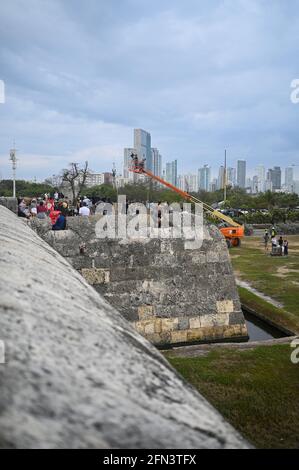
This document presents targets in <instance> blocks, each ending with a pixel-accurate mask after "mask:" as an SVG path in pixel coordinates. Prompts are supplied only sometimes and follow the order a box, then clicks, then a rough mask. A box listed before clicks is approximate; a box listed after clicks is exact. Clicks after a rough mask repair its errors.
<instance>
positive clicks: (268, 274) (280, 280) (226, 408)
mask: <svg viewBox="0 0 299 470" xmlns="http://www.w3.org/2000/svg"><path fill="white" fill-rule="evenodd" d="M288 240H289V256H288V257H271V256H270V255H269V253H265V250H264V246H263V243H262V239H261V238H258V237H246V238H244V241H243V243H242V246H241V247H240V248H232V249H231V250H230V255H231V260H232V264H233V268H234V272H235V275H236V278H238V279H240V280H242V281H245V282H247V283H248V284H249V286H251V287H254V288H255V289H257V290H258V291H259V292H260V293H262V294H265V295H267V296H268V297H270V298H271V299H270V301H269V300H268V301H266V300H264V299H262V298H261V297H260V296H259V295H256V294H254V293H252V292H250V290H248V288H244V287H239V293H240V299H241V303H242V304H243V305H245V306H247V307H249V308H251V309H252V310H254V311H256V312H258V313H260V314H261V315H263V316H264V317H266V318H268V319H270V320H272V321H273V322H274V323H276V324H277V325H280V326H283V327H284V328H286V329H289V330H290V331H292V332H295V333H297V334H299V236H288ZM272 301H276V302H279V303H280V304H281V305H280V306H274V305H273V304H272ZM291 352H292V349H291V347H290V345H272V346H267V347H266V346H260V347H258V348H255V349H250V350H242V349H222V348H221V349H220V350H219V349H217V350H213V351H211V352H209V353H208V354H207V355H206V356H200V357H194V358H191V357H188V358H182V357H175V352H172V353H168V354H166V357H167V358H168V360H169V361H170V362H171V364H172V365H173V366H174V367H175V368H176V369H177V370H178V371H179V372H180V373H181V374H182V375H183V377H185V379H186V380H187V381H188V382H190V383H192V384H193V385H194V387H195V388H197V389H198V390H199V391H200V393H202V395H204V396H205V397H206V398H207V399H208V400H209V401H210V402H211V403H212V404H213V405H214V406H215V408H217V409H218V410H219V411H220V413H221V414H222V415H223V416H224V417H225V418H226V419H227V420H228V421H229V422H230V423H231V424H232V425H233V426H234V427H235V428H236V429H237V430H239V431H240V432H241V433H242V434H243V435H244V437H246V438H247V439H248V440H249V441H250V442H251V443H252V444H253V445H255V446H256V447H259V448H298V446H299V430H298V423H299V402H298V400H299V364H293V363H292V362H291V360H290V355H291Z"/></svg>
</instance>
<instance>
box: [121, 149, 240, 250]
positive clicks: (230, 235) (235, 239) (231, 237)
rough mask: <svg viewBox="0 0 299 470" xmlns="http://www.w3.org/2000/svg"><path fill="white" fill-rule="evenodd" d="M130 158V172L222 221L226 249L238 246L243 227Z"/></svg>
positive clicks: (221, 229)
mask: <svg viewBox="0 0 299 470" xmlns="http://www.w3.org/2000/svg"><path fill="white" fill-rule="evenodd" d="M131 158H132V166H131V168H129V170H130V171H132V172H133V173H137V174H143V175H146V176H148V177H149V178H151V179H153V180H155V181H158V182H159V183H161V184H163V185H164V186H166V187H167V188H169V189H172V191H175V192H176V193H177V194H179V195H180V196H182V197H183V198H184V199H186V200H187V201H190V202H194V203H198V204H202V207H203V209H204V211H205V212H207V213H208V214H210V215H211V216H212V217H216V218H217V219H220V220H222V222H223V224H224V226H223V227H221V228H220V231H221V233H222V234H223V235H224V237H225V239H226V243H227V246H228V248H230V247H231V246H240V244H241V238H242V237H243V236H244V227H243V225H241V224H239V223H238V222H235V221H234V220H233V219H232V218H231V217H229V216H227V215H225V214H222V213H221V212H219V211H217V210H216V209H214V208H213V207H212V206H209V205H208V204H206V203H205V202H202V201H200V199H198V198H196V197H195V196H193V195H192V194H189V193H188V192H186V191H182V190H181V189H179V188H177V187H176V186H174V185H173V184H171V183H169V182H168V181H165V180H163V179H162V178H160V176H157V175H155V174H154V173H152V172H151V171H150V170H148V169H146V168H145V159H143V160H141V161H139V160H138V156H137V155H136V154H134V153H132V154H131Z"/></svg>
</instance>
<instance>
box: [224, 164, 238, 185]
mask: <svg viewBox="0 0 299 470" xmlns="http://www.w3.org/2000/svg"><path fill="white" fill-rule="evenodd" d="M226 175H227V176H226V184H227V185H228V186H232V187H234V186H236V169H235V168H232V167H228V169H227V171H226Z"/></svg>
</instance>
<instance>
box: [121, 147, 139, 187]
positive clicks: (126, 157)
mask: <svg viewBox="0 0 299 470" xmlns="http://www.w3.org/2000/svg"><path fill="white" fill-rule="evenodd" d="M132 153H136V150H135V149H134V148H125V149H124V167H123V177H124V178H128V179H129V180H133V178H134V176H133V175H134V173H132V172H131V171H129V168H130V166H131V161H132V159H131V155H132Z"/></svg>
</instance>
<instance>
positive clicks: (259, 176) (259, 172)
mask: <svg viewBox="0 0 299 470" xmlns="http://www.w3.org/2000/svg"><path fill="white" fill-rule="evenodd" d="M255 173H256V174H255V176H256V180H255V187H254V192H256V193H263V192H264V191H265V181H266V177H265V175H266V170H265V167H264V165H258V166H257V167H256V169H255Z"/></svg>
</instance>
